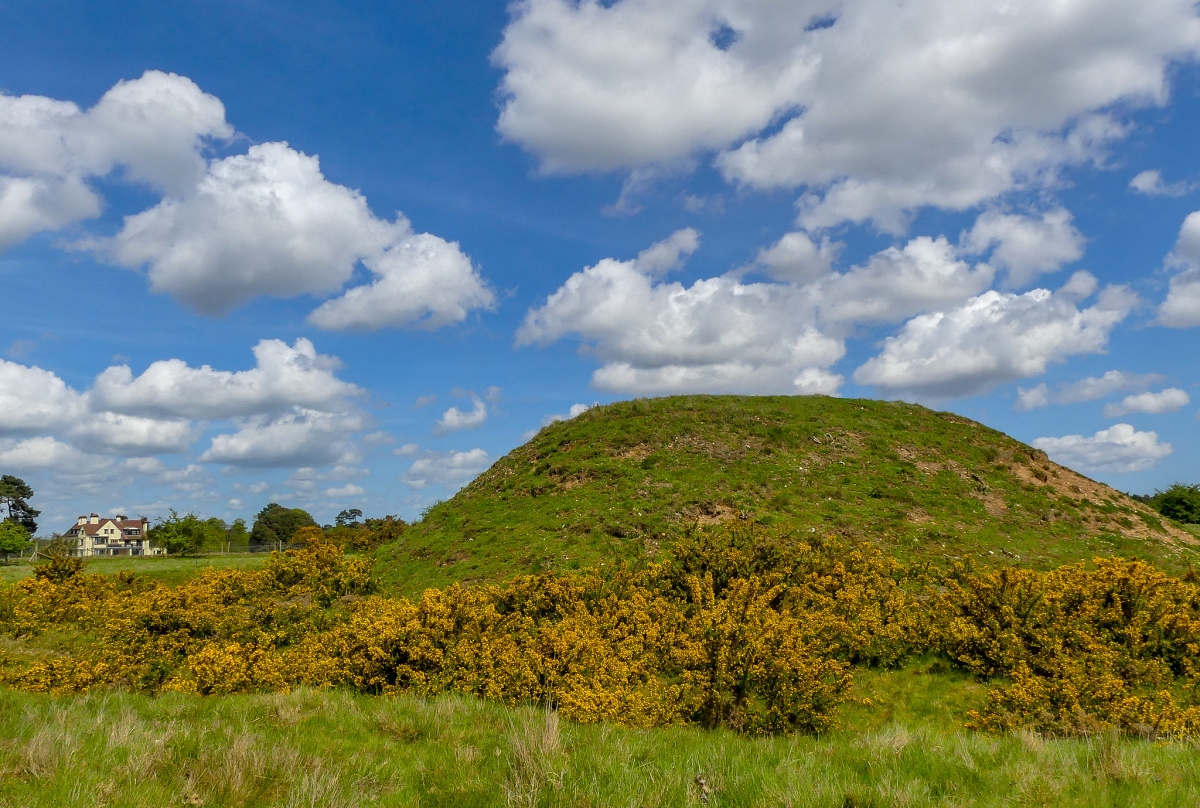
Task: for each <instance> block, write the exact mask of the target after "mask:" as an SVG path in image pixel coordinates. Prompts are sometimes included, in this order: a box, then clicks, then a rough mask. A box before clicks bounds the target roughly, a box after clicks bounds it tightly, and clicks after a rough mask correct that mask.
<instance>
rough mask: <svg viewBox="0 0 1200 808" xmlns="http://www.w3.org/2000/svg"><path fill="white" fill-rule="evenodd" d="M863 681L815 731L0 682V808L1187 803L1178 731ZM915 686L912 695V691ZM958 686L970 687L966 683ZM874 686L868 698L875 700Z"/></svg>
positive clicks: (346, 698)
mask: <svg viewBox="0 0 1200 808" xmlns="http://www.w3.org/2000/svg"><path fill="white" fill-rule="evenodd" d="M860 687H862V688H865V689H864V690H863V691H862V692H864V693H868V692H869V693H873V694H874V695H875V697H876V698H880V692H884V693H887V694H891V695H892V696H895V695H902V694H907V695H906V696H905V698H906V699H907V700H908V703H909V704H910V705H915V707H913V706H910V707H909V708H907V711H906V712H905V713H904V714H896V715H893V716H891V717H888V716H887V715H886V711H881V710H880V709H878V708H871V709H868V708H863V710H862V713H861V716H860V718H862V719H863V721H864V725H863V726H862V727H861V728H849V729H846V730H841V731H837V732H833V733H830V734H828V735H825V736H823V737H820V738H811V737H779V738H770V739H748V738H744V737H739V736H736V735H733V734H731V733H728V732H705V731H702V730H696V729H685V728H668V729H658V730H630V729H621V728H616V727H612V726H607V725H591V726H580V725H574V724H570V723H568V722H565V721H562V722H560V721H558V719H557V716H556V715H555V714H554V713H552V712H547V711H545V710H541V709H536V708H523V709H522V708H517V709H513V708H505V707H502V706H499V705H496V704H494V703H489V702H485V701H482V700H477V699H472V698H467V697H457V696H449V697H442V698H437V699H431V700H423V699H418V698H407V697H406V698H396V699H382V698H371V697H367V696H354V695H350V694H346V693H341V692H331V691H312V690H299V691H295V692H292V693H287V694H273V695H261V696H225V697H207V698H206V697H196V696H178V695H165V696H159V697H154V698H150V697H146V696H139V695H131V694H127V693H115V692H114V693H93V694H89V695H85V696H72V697H52V696H38V695H30V694H26V693H17V692H15V691H11V690H6V689H0V805H3V806H22V808H39V807H40V806H46V808H59V806H72V808H86V807H89V806H96V807H97V808H98V807H99V806H105V807H106V808H119V807H121V806H147V807H148V808H149V807H150V806H153V807H154V808H158V806H187V805H204V806H307V807H310V808H317V807H318V806H321V807H327V808H351V807H352V806H353V807H354V808H359V807H360V806H414V808H415V807H416V806H422V807H426V806H504V805H510V806H548V807H549V806H597V807H599V806H618V805H619V806H700V805H710V806H720V807H724V806H729V807H730V808H731V807H732V806H763V808H768V807H769V808H778V807H779V806H813V807H814V808H824V807H825V806H828V808H846V806H914V807H916V806H1026V805H1030V806H1032V805H1039V806H1040V805H1045V806H1098V805H1105V806H1109V805H1111V806H1117V805H1154V806H1194V805H1196V804H1197V803H1198V802H1200V754H1197V751H1198V750H1197V749H1196V748H1194V747H1189V746H1185V745H1178V744H1176V745H1164V744H1152V743H1148V742H1142V741H1129V740H1124V741H1121V740H1117V739H1115V738H1112V737H1109V736H1103V737H1098V738H1092V739H1087V740H1073V741H1059V740H1045V739H1041V738H1039V737H1037V736H1034V735H1013V736H1004V737H993V736H987V735H981V734H977V733H968V732H965V731H962V730H960V729H958V728H956V727H954V726H952V725H947V724H946V722H945V717H944V715H942V713H941V709H940V707H939V703H940V702H939V700H944V699H945V698H951V699H953V698H955V697H962V696H963V693H962V690H963V687H964V685H963V683H962V682H958V681H955V680H952V679H949V678H947V677H946V676H945V675H942V674H936V673H932V674H931V673H924V672H916V671H912V670H906V671H897V672H893V673H887V674H883V673H881V674H878V675H876V676H875V677H873V678H872V679H871V681H864V683H863V684H862V685H861V686H860ZM918 688H923V689H927V690H929V691H930V692H931V694H932V695H931V696H930V697H928V698H924V697H920V696H918V697H916V698H913V693H912V691H914V690H916V689H918ZM967 697H968V698H969V694H968V696H967ZM884 698H886V697H884Z"/></svg>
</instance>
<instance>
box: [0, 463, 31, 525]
mask: <svg viewBox="0 0 1200 808" xmlns="http://www.w3.org/2000/svg"><path fill="white" fill-rule="evenodd" d="M32 498H33V489H32V488H30V487H29V484H28V483H26V482H25V481H24V480H22V479H21V478H20V477H14V476H12V475H11V474H5V475H4V476H3V477H0V509H3V511H4V517H5V518H6V519H8V520H11V521H13V522H16V523H17V524H19V525H21V526H22V527H24V528H25V530H26V531H28V533H29V535H30V536H32V535H33V534H34V533H37V527H38V526H37V517H38V516H39V515H40V514H41V511H39V510H37V509H36V508H31V507H29V503H28V502H26V500H28V499H32Z"/></svg>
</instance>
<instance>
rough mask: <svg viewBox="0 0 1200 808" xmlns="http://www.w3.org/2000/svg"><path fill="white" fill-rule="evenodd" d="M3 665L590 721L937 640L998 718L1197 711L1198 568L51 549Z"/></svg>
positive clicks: (756, 709) (702, 708)
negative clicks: (445, 559) (569, 567)
mask: <svg viewBox="0 0 1200 808" xmlns="http://www.w3.org/2000/svg"><path fill="white" fill-rule="evenodd" d="M51 628H53V629H54V630H55V631H56V632H68V633H71V634H72V636H73V637H74V640H73V641H72V642H69V643H60V644H59V646H61V647H66V648H68V649H70V650H69V651H58V652H55V653H53V654H46V653H44V651H43V652H40V653H27V654H22V653H21V652H20V649H21V648H22V647H23V646H22V644H21V643H20V642H17V643H11V644H10V647H12V648H14V649H17V650H15V651H14V652H13V653H12V654H11V655H10V656H9V657H8V658H7V659H3V660H2V665H0V679H2V680H3V681H4V682H5V683H7V684H9V685H11V686H15V687H18V688H23V689H26V690H31V691H50V692H56V693H64V692H77V691H86V690H92V689H96V688H105V687H121V688H127V689H132V690H138V691H144V692H160V691H181V692H193V693H200V694H220V693H241V692H254V691H270V690H281V689H287V688H290V687H293V686H298V685H310V686H318V687H344V688H350V689H354V690H357V691H361V692H365V693H373V694H383V695H388V694H397V693H406V692H408V693H416V694H423V695H430V694H436V693H442V692H448V691H458V692H464V693H471V694H476V695H479V696H482V697H486V698H490V699H496V700H500V701H504V702H508V703H519V702H531V701H532V702H539V703H548V704H553V705H555V706H557V708H558V709H559V711H560V712H561V713H562V714H563V715H564V716H565V717H567V718H570V719H573V720H576V721H580V722H595V721H612V722H617V723H622V724H627V725H634V726H655V725H663V724H676V723H696V724H700V725H703V726H709V727H715V726H728V727H732V728H734V729H737V730H739V731H742V732H747V733H773V732H796V731H799V732H808V733H819V732H821V731H823V730H825V729H827V728H829V727H830V726H832V725H833V724H834V723H835V721H836V716H837V711H838V707H839V705H840V704H842V703H843V702H844V701H845V700H846V699H848V698H849V697H850V685H851V674H852V671H853V670H854V668H855V667H862V666H898V665H901V664H903V663H904V662H905V661H906V660H908V659H910V658H911V657H913V656H914V655H917V654H922V655H927V654H939V655H941V656H942V657H943V658H945V659H946V660H947V661H948V662H950V663H952V664H953V665H956V666H958V667H960V668H961V669H963V670H966V671H969V672H971V673H973V674H975V675H976V676H978V677H980V678H981V679H982V680H985V681H986V682H988V683H989V687H990V690H989V700H988V704H987V706H986V708H984V709H983V710H981V711H979V712H978V713H973V714H971V715H970V716H967V717H966V718H969V720H970V721H971V723H972V725H973V726H976V727H977V728H980V729H983V730H989V731H1006V730H1009V729H1013V728H1016V727H1030V728H1033V729H1036V730H1039V731H1042V732H1046V733H1051V734H1087V733H1091V732H1097V731H1103V730H1110V729H1117V730H1119V731H1123V732H1126V733H1132V734H1142V735H1148V736H1154V737H1172V736H1194V735H1196V734H1197V731H1198V728H1200V588H1198V587H1197V585H1196V583H1195V582H1194V581H1191V580H1186V579H1179V578H1174V577H1171V576H1168V575H1166V574H1164V573H1162V572H1159V571H1158V570H1156V569H1154V568H1153V567H1150V566H1148V565H1146V564H1144V563H1141V562H1137V561H1125V560H1120V559H1109V560H1097V561H1096V562H1095V563H1094V564H1093V565H1083V564H1076V565H1072V566H1067V567H1062V568H1059V569H1057V570H1052V571H1049V572H1044V573H1043V572H1035V571H1031V570H1022V569H1015V568H1013V569H1001V570H990V569H988V570H973V569H969V568H967V567H963V566H961V565H957V566H947V567H931V566H911V565H904V564H902V563H900V562H899V561H897V560H895V559H894V558H891V557H889V556H886V555H884V554H883V553H881V552H880V551H879V550H878V549H876V548H874V547H872V546H870V545H868V544H856V543H850V542H846V541H844V540H840V539H817V538H811V537H810V538H808V539H807V540H805V541H797V540H796V539H795V538H794V537H775V538H772V537H769V536H764V535H762V534H761V531H759V530H753V529H750V528H747V527H745V526H735V527H733V528H724V529H716V530H710V531H692V532H689V533H687V534H686V535H684V537H683V538H682V539H680V540H679V541H678V542H677V543H676V545H675V546H674V548H673V550H672V552H671V553H670V554H668V555H666V556H665V557H664V558H663V559H662V560H660V561H654V562H643V563H639V564H623V565H616V566H614V567H612V568H610V569H603V568H597V569H591V570H583V571H579V572H573V573H564V574H542V575H526V576H520V577H518V578H515V579H513V580H511V581H509V582H507V583H504V584H499V585H479V586H471V587H463V586H458V585H454V586H450V587H447V588H444V589H430V590H427V591H426V592H425V593H424V594H423V596H422V597H420V598H419V599H416V600H409V599H404V598H384V597H380V596H378V595H375V594H373V593H372V582H371V578H370V570H369V564H368V562H367V561H365V560H364V559H362V558H354V557H347V556H345V555H344V554H343V552H342V550H341V549H340V548H339V547H338V546H336V545H334V544H332V543H329V542H325V541H322V540H321V539H320V537H319V536H316V535H315V534H314V536H313V537H312V541H311V542H310V545H309V546H308V547H307V548H305V549H302V550H290V551H287V552H285V553H276V554H273V555H272V556H271V558H270V560H269V561H268V562H267V563H266V565H265V566H264V567H263V568H262V569H261V570H255V571H234V570H221V571H217V570H210V571H208V572H206V573H204V574H202V575H200V576H199V577H198V578H196V579H194V580H191V581H188V582H186V583H183V584H180V585H178V586H176V587H168V586H165V585H163V584H161V583H157V582H151V581H148V580H146V579H143V578H140V577H137V576H133V575H128V574H126V575H118V576H99V575H89V574H85V573H83V572H82V571H81V570H80V569H79V567H78V565H72V564H70V563H68V562H65V561H55V562H52V563H51V565H48V566H46V567H44V568H42V569H39V571H38V574H37V575H36V576H35V577H33V578H31V579H26V580H24V581H20V582H18V583H16V584H12V585H10V586H7V587H4V588H0V631H3V632H4V633H6V634H8V635H9V636H11V637H13V638H14V639H17V640H22V639H24V640H25V643H26V645H27V646H28V645H30V644H31V643H32V644H36V640H32V639H29V638H36V636H37V635H38V634H39V633H41V632H44V631H46V630H48V629H51Z"/></svg>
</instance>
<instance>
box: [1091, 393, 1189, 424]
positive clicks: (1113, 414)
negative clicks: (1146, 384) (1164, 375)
mask: <svg viewBox="0 0 1200 808" xmlns="http://www.w3.org/2000/svg"><path fill="white" fill-rule="evenodd" d="M1191 403H1192V397H1191V396H1189V395H1188V394H1187V393H1186V392H1185V391H1183V390H1180V389H1179V388H1178V387H1168V388H1166V389H1165V390H1160V391H1158V392H1157V393H1149V392H1147V393H1137V394H1135V395H1131V396H1126V397H1125V398H1123V399H1121V400H1120V401H1119V402H1114V403H1112V404H1107V405H1105V407H1104V416H1105V417H1106V418H1119V417H1121V416H1122V415H1129V414H1130V413H1133V412H1144V413H1148V414H1150V415H1162V414H1163V413H1168V412H1178V411H1179V410H1181V409H1183V408H1184V407H1186V406H1187V405H1188V404H1191Z"/></svg>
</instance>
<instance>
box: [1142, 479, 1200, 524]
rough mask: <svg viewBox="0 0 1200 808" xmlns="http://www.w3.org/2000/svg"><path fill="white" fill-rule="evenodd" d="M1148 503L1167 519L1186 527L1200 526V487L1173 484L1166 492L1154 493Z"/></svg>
mask: <svg viewBox="0 0 1200 808" xmlns="http://www.w3.org/2000/svg"><path fill="white" fill-rule="evenodd" d="M1149 501H1150V504H1151V505H1153V506H1154V507H1155V508H1156V509H1157V510H1158V512H1159V513H1161V514H1162V515H1163V516H1165V517H1167V518H1168V519H1174V520H1175V521H1176V522H1183V523H1184V524H1188V525H1196V524H1200V485H1186V484H1184V483H1175V484H1174V485H1172V486H1171V487H1170V488H1168V489H1167V490H1166V491H1155V492H1154V496H1152V497H1150V498H1149Z"/></svg>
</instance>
